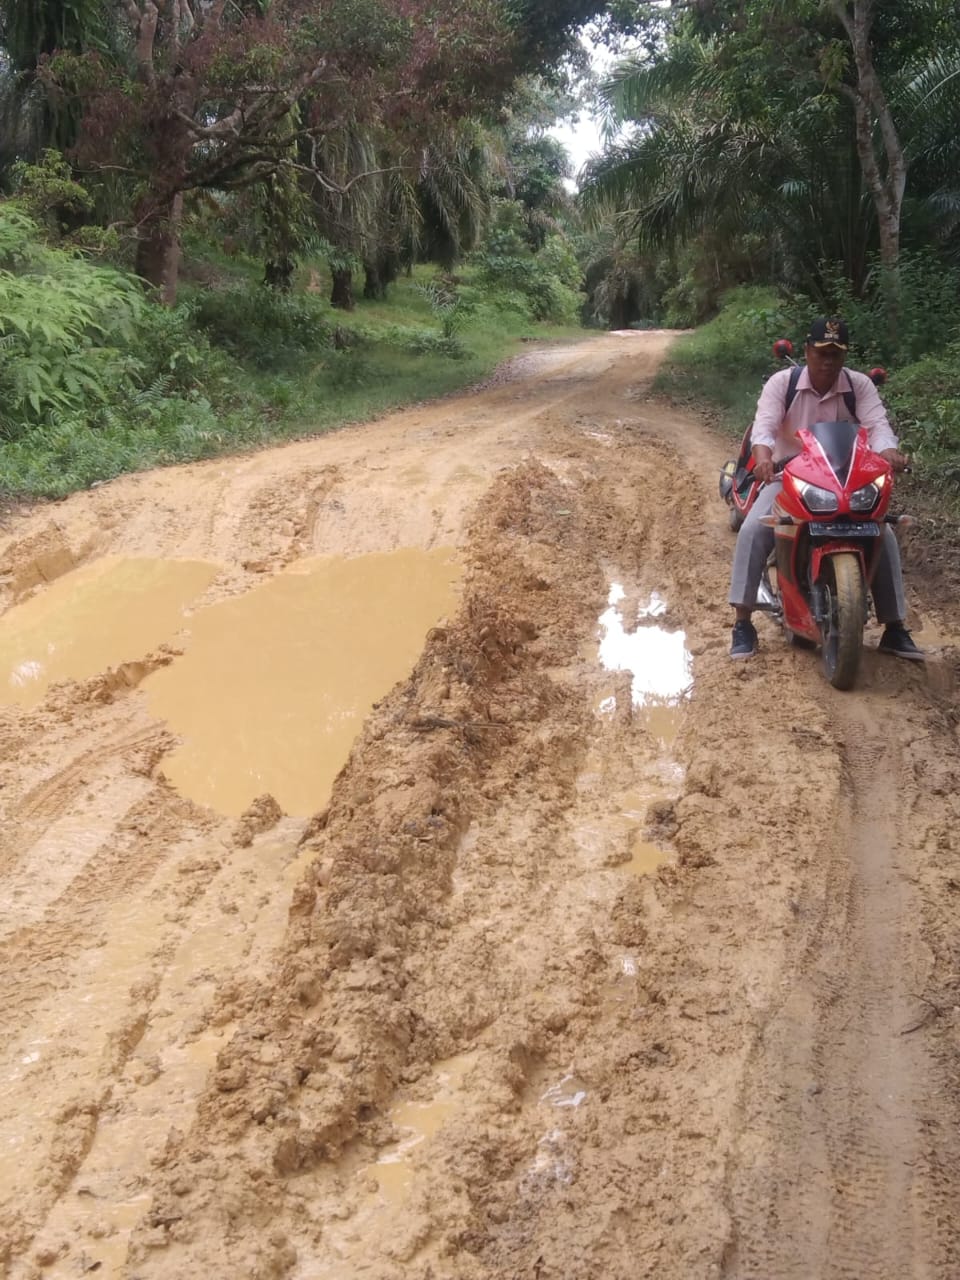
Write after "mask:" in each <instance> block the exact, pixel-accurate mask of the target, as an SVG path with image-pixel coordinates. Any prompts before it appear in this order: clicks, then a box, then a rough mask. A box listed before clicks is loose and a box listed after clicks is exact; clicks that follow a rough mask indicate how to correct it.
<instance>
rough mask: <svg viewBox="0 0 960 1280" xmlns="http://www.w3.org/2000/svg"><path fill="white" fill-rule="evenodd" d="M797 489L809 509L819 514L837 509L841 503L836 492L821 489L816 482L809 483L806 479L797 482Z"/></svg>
mask: <svg viewBox="0 0 960 1280" xmlns="http://www.w3.org/2000/svg"><path fill="white" fill-rule="evenodd" d="M797 489H798V491H799V493H800V497H801V498H802V499H803V502H804V506H805V507H806V508H807V510H808V511H813V512H815V513H816V514H817V515H820V514H821V513H823V512H827V511H836V509H837V507H838V506H839V505H840V504H839V502H838V501H837V495H836V494H835V493H831V492H830V490H829V489H821V488H820V487H819V486H818V485H815V484H807V482H806V481H805V480H800V481H798V482H797Z"/></svg>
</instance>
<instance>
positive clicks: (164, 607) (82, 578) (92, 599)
mask: <svg viewBox="0 0 960 1280" xmlns="http://www.w3.org/2000/svg"><path fill="white" fill-rule="evenodd" d="M218 573H219V569H218V567H217V566H216V565H212V564H206V563H202V562H198V561H193V560H118V559H115V558H112V557H105V558H103V559H101V560H97V561H95V562H94V563H93V564H89V565H85V566H83V567H82V568H80V569H77V570H75V571H74V572H72V573H67V574H64V576H63V577H62V578H58V579H57V580H56V582H53V583H51V585H50V586H49V587H47V588H45V589H44V590H43V591H42V592H40V593H39V594H37V595H35V596H33V597H32V598H31V599H30V600H27V601H25V602H24V603H23V604H19V605H16V606H15V607H14V608H12V609H10V610H9V611H8V612H7V613H6V614H4V616H3V617H2V618H0V701H3V702H15V703H19V704H20V705H21V706H27V707H30V706H34V705H35V704H36V703H37V702H39V701H40V699H41V698H42V697H43V695H44V693H46V691H47V689H48V688H49V686H50V685H51V684H53V683H55V682H56V681H58V680H83V679H87V678H89V677H90V676H93V675H96V674H97V673H98V672H101V671H104V670H106V668H107V667H113V666H117V665H119V664H120V663H122V662H129V661H132V660H133V659H136V658H142V657H143V656H144V655H145V654H147V653H149V652H150V651H151V650H153V649H156V648H157V646H158V645H160V644H162V643H163V642H164V641H169V640H171V639H172V638H173V637H174V636H175V635H176V634H177V632H178V631H180V630H181V628H182V627H183V626H184V623H185V621H186V610H187V607H188V605H190V603H191V602H192V601H194V600H196V599H197V598H198V597H199V596H200V595H201V594H202V593H203V592H204V591H205V590H206V588H207V587H208V586H209V585H210V583H211V582H212V581H213V579H214V578H215V577H216V576H217V574H218Z"/></svg>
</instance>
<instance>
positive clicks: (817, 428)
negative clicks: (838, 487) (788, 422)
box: [810, 422, 860, 484]
mask: <svg viewBox="0 0 960 1280" xmlns="http://www.w3.org/2000/svg"><path fill="white" fill-rule="evenodd" d="M859 430H860V424H859V423H857V422H815V423H814V424H813V426H811V427H810V434H811V435H812V436H813V437H814V439H815V440H816V442H817V444H818V445H819V446H820V448H821V449H822V450H823V452H824V454H825V455H826V459H827V461H828V462H829V463H830V466H831V467H832V468H833V471H834V474H835V475H836V477H837V479H838V480H839V481H840V483H841V484H846V483H847V476H848V475H849V474H850V464H851V462H852V461H853V447H854V445H855V444H856V443H857V433H858V432H859Z"/></svg>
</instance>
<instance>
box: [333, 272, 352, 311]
mask: <svg viewBox="0 0 960 1280" xmlns="http://www.w3.org/2000/svg"><path fill="white" fill-rule="evenodd" d="M332 274H333V290H332V292H331V294H330V305H331V307H336V308H337V309H338V310H339V311H352V310H353V308H354V306H355V303H354V300H353V272H352V271H350V270H349V269H347V270H343V271H334V272H333V273H332Z"/></svg>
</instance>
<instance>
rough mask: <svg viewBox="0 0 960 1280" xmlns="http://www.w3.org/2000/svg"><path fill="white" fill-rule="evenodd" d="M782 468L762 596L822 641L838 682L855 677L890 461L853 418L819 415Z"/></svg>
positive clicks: (764, 603) (809, 637) (893, 519)
mask: <svg viewBox="0 0 960 1280" xmlns="http://www.w3.org/2000/svg"><path fill="white" fill-rule="evenodd" d="M798 437H799V440H800V445H801V451H800V453H798V454H797V455H796V456H795V457H793V458H790V459H789V460H788V461H787V462H786V463H785V464H784V466H783V471H782V475H783V491H782V492H781V493H780V495H779V496H778V497H777V499H776V502H775V503H774V506H773V510H772V512H771V514H770V515H767V516H762V517H761V521H762V523H763V524H766V525H769V526H771V527H772V528H773V531H774V534H775V535H776V542H775V546H774V550H773V552H772V553H771V555H770V559H769V560H768V562H767V566H766V569H765V571H764V574H763V578H762V580H761V584H760V591H759V594H758V597H757V608H758V609H763V610H766V611H767V612H768V613H771V614H772V615H773V616H774V618H776V620H777V621H778V622H780V623H781V624H782V625H783V628H784V631H785V632H786V634H787V637H788V639H790V640H791V641H792V642H793V643H799V644H801V645H807V646H810V647H814V646H815V645H818V644H819V645H820V646H821V650H822V656H823V668H824V672H825V674H826V677H827V679H828V680H829V681H830V683H831V684H832V685H833V686H834V688H835V689H849V688H850V687H851V686H852V685H853V683H854V681H855V680H856V678H857V672H858V670H859V667H860V655H861V652H862V649H863V627H864V623H865V622H866V619H867V593H868V591H869V587H870V582H871V580H872V578H873V575H874V573H875V572H876V568H877V564H878V561H879V559H880V554H881V548H882V544H883V526H884V524H898V523H901V522H903V523H907V522H908V521H909V517H908V516H892V515H889V514H888V508H889V506H890V498H891V496H892V491H893V469H892V467H891V466H890V464H889V463H888V462H887V461H886V459H885V458H881V457H880V455H879V454H877V453H874V452H873V451H872V450H871V449H870V447H869V446H868V444H867V431H866V428H865V427H860V426H858V425H857V424H856V423H855V422H816V423H814V424H813V425H812V426H811V427H809V428H803V429H801V430H800V432H798Z"/></svg>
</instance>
